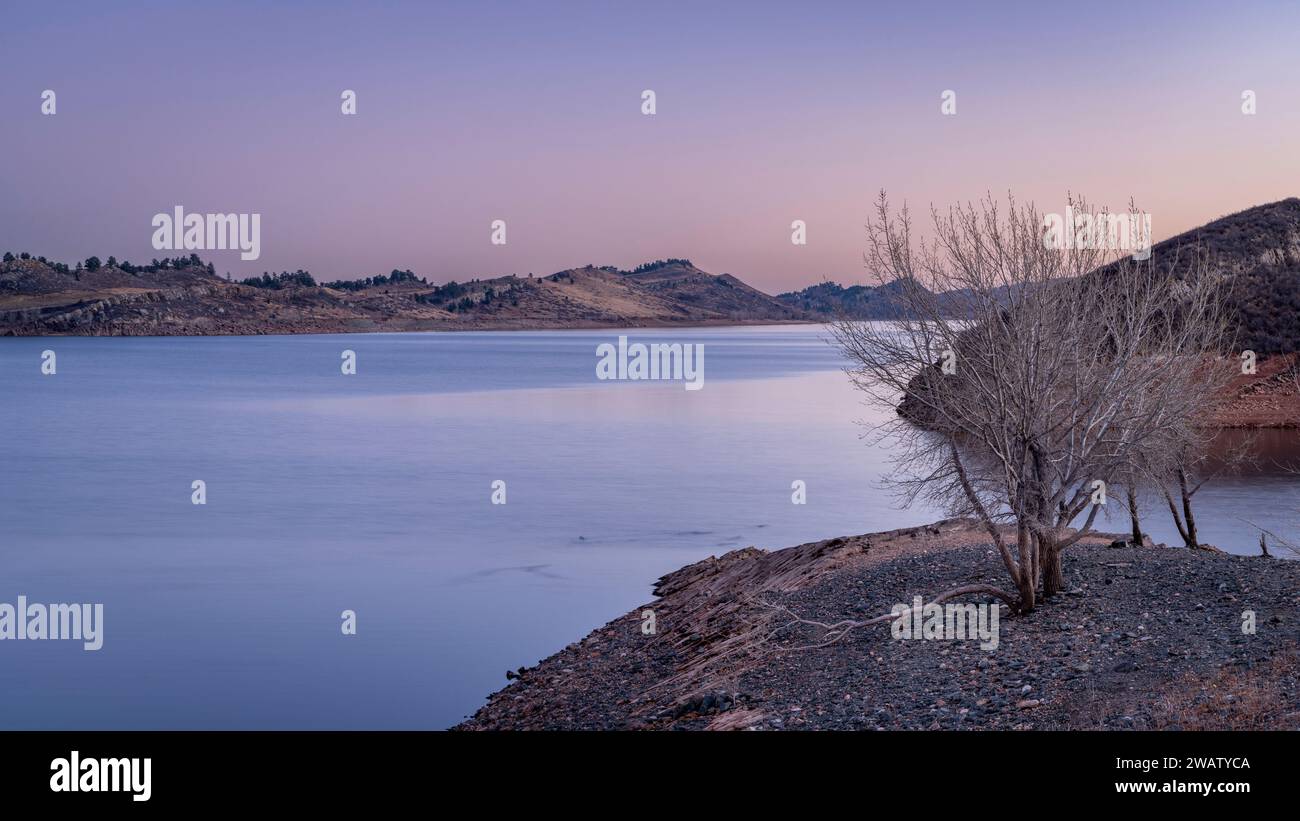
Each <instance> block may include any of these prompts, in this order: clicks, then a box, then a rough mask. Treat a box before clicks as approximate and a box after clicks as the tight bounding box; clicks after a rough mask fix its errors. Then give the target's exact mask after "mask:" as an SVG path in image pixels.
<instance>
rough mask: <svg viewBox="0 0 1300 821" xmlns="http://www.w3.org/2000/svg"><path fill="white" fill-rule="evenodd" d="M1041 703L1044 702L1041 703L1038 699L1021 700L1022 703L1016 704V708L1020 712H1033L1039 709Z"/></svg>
mask: <svg viewBox="0 0 1300 821" xmlns="http://www.w3.org/2000/svg"><path fill="white" fill-rule="evenodd" d="M1041 703H1042V702H1040V701H1039V700H1038V699H1036V698H1026V699H1021V700H1020V701H1017V702H1016V708H1017V709H1020V710H1031V709H1033V708H1034V707H1037V706H1038V705H1039V704H1041Z"/></svg>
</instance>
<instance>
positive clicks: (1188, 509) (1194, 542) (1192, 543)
mask: <svg viewBox="0 0 1300 821" xmlns="http://www.w3.org/2000/svg"><path fill="white" fill-rule="evenodd" d="M1178 490H1179V492H1180V493H1181V494H1182V497H1183V522H1185V523H1186V525H1187V532H1186V533H1185V534H1184V535H1183V541H1185V542H1187V546H1188V547H1200V546H1201V542H1200V540H1198V539H1197V538H1196V519H1195V518H1194V517H1193V516H1192V494H1190V493H1188V492H1187V474H1186V473H1184V472H1183V471H1181V470H1179V471H1178Z"/></svg>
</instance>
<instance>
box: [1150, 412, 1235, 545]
mask: <svg viewBox="0 0 1300 821" xmlns="http://www.w3.org/2000/svg"><path fill="white" fill-rule="evenodd" d="M1192 433H1193V435H1194V438H1193V439H1192V440H1190V441H1187V442H1184V443H1182V444H1181V445H1180V446H1179V447H1178V448H1177V449H1175V450H1174V451H1172V452H1171V456H1170V458H1169V461H1168V464H1167V466H1166V467H1165V468H1164V470H1163V471H1160V472H1159V473H1157V474H1156V475H1155V476H1154V477H1153V478H1154V480H1155V482H1154V483H1155V485H1156V486H1157V487H1158V488H1159V489H1160V494H1161V495H1162V496H1163V497H1164V499H1165V503H1166V504H1167V505H1168V506H1169V513H1170V515H1171V516H1172V517H1173V520H1174V527H1176V528H1178V535H1179V536H1181V537H1182V539H1183V544H1184V546H1186V547H1188V548H1191V549H1195V548H1199V547H1201V542H1200V534H1198V533H1197V530H1196V516H1195V514H1194V512H1193V510H1192V497H1193V496H1195V495H1196V493H1197V491H1199V490H1200V489H1201V488H1202V487H1204V486H1205V484H1206V482H1209V481H1210V480H1211V479H1215V478H1217V477H1219V476H1223V475H1226V474H1231V473H1236V472H1238V471H1240V470H1241V469H1242V468H1243V467H1245V466H1246V465H1248V464H1250V463H1251V462H1253V461H1254V458H1253V439H1251V438H1249V437H1247V438H1245V439H1243V440H1242V441H1240V442H1238V443H1237V444H1236V445H1235V446H1234V447H1232V448H1231V449H1229V450H1228V451H1226V452H1225V453H1224V454H1222V455H1219V456H1215V455H1213V454H1212V453H1211V450H1210V448H1211V445H1212V442H1213V436H1212V435H1211V434H1210V432H1209V431H1207V430H1204V429H1201V430H1196V431H1193V432H1192ZM1175 495H1177V499H1176V500H1175V498H1174V497H1175Z"/></svg>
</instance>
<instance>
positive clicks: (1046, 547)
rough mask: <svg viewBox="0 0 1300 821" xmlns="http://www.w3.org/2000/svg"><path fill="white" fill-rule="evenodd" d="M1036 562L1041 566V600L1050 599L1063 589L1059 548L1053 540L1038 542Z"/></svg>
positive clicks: (1041, 539) (1063, 580)
mask: <svg viewBox="0 0 1300 821" xmlns="http://www.w3.org/2000/svg"><path fill="white" fill-rule="evenodd" d="M1038 560H1039V561H1040V562H1042V566H1043V598H1044V599H1050V598H1051V597H1052V596H1055V595H1056V594H1057V593H1059V592H1061V590H1062V589H1063V588H1064V587H1065V576H1064V574H1062V572H1061V548H1060V546H1059V545H1058V544H1057V542H1056V540H1055V539H1046V538H1040V539H1039V540H1038Z"/></svg>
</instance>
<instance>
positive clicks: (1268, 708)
mask: <svg viewBox="0 0 1300 821" xmlns="http://www.w3.org/2000/svg"><path fill="white" fill-rule="evenodd" d="M1298 690H1300V652H1297V650H1296V649H1295V648H1292V649H1290V650H1289V651H1287V652H1285V653H1280V654H1278V655H1276V656H1274V657H1273V658H1272V659H1270V660H1269V661H1268V662H1266V663H1264V664H1260V665H1258V666H1256V667H1254V668H1253V669H1250V670H1240V669H1233V668H1224V669H1221V670H1219V671H1218V672H1217V673H1215V674H1214V675H1212V676H1208V677H1197V676H1193V675H1187V676H1184V677H1183V678H1181V679H1179V680H1177V681H1175V682H1174V683H1173V684H1172V685H1171V686H1170V687H1169V688H1168V689H1167V690H1166V691H1165V692H1163V693H1161V694H1160V695H1159V697H1158V698H1157V700H1156V705H1155V709H1154V710H1153V715H1152V729H1157V730H1159V729H1172V728H1175V727H1177V728H1181V729H1183V730H1300V695H1298Z"/></svg>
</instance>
